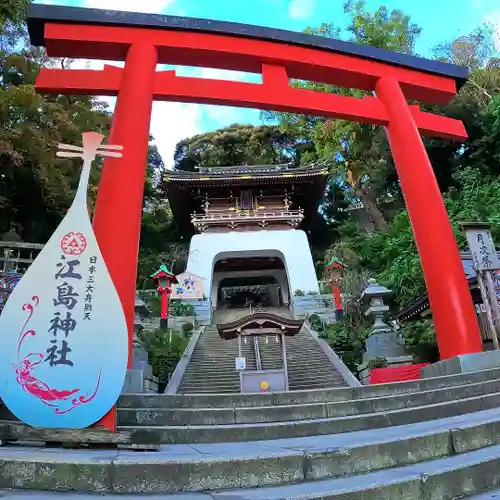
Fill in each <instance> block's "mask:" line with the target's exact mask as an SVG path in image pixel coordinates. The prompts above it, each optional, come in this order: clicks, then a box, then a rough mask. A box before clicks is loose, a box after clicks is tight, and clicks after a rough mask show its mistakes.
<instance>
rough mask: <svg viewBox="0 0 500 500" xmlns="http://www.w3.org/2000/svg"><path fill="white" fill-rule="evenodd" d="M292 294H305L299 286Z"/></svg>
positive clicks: (301, 295) (302, 295) (298, 295)
mask: <svg viewBox="0 0 500 500" xmlns="http://www.w3.org/2000/svg"><path fill="white" fill-rule="evenodd" d="M293 294H294V295H295V297H304V296H305V295H306V294H305V293H304V290H301V289H300V288H299V289H297V290H295V292H293Z"/></svg>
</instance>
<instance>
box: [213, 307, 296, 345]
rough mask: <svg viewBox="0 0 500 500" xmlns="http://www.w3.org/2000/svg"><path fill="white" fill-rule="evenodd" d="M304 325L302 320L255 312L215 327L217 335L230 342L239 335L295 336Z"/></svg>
mask: <svg viewBox="0 0 500 500" xmlns="http://www.w3.org/2000/svg"><path fill="white" fill-rule="evenodd" d="M303 324H304V320H300V319H291V318H287V317H285V316H280V315H278V314H273V313H269V312H256V313H253V314H248V315H247V316H244V317H242V318H239V319H237V320H235V321H231V322H229V323H220V324H218V325H217V330H218V331H219V335H220V336H221V337H222V338H223V339H225V340H231V339H235V338H237V337H239V336H240V335H245V334H252V335H259V331H261V332H262V333H260V335H276V334H278V333H282V334H283V335H287V336H294V335H297V334H298V333H299V331H300V329H301V328H302V326H303Z"/></svg>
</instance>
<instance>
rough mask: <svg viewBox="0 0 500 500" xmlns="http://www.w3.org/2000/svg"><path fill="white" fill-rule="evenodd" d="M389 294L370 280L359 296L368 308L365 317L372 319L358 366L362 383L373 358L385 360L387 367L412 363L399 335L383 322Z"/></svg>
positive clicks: (389, 291)
mask: <svg viewBox="0 0 500 500" xmlns="http://www.w3.org/2000/svg"><path fill="white" fill-rule="evenodd" d="M391 293H392V292H391V290H389V289H387V288H386V287H385V286H382V285H379V284H378V283H377V281H376V280H374V279H370V280H368V286H367V287H366V289H365V290H364V292H363V293H362V295H361V299H360V300H361V302H362V303H363V304H365V305H366V306H368V307H367V309H366V311H365V316H367V317H369V318H372V319H373V326H372V331H371V332H370V336H369V337H368V339H367V340H366V352H364V353H363V363H362V364H361V365H359V366H358V371H359V372H360V375H361V376H360V379H361V382H362V383H368V382H367V380H368V379H369V372H370V370H369V368H368V362H369V361H370V360H372V359H374V358H385V359H386V360H387V366H388V367H391V366H404V365H410V364H412V363H413V357H412V356H408V355H406V353H405V350H404V347H403V345H402V343H401V342H400V340H399V338H400V334H399V333H398V332H395V331H394V330H393V329H392V328H391V327H390V326H389V325H388V324H387V323H385V321H384V317H385V315H386V314H387V313H388V312H389V306H388V305H386V304H385V303H384V299H385V298H387V297H388V296H389V295H391Z"/></svg>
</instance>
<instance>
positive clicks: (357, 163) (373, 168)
mask: <svg viewBox="0 0 500 500" xmlns="http://www.w3.org/2000/svg"><path fill="white" fill-rule="evenodd" d="M365 4H366V2H365V1H363V0H361V1H352V0H350V1H348V2H346V3H345V4H344V11H345V12H346V13H347V14H348V15H349V16H350V22H349V25H348V27H347V29H346V30H345V32H343V31H342V30H341V29H340V28H337V27H335V26H334V25H333V24H331V23H324V24H322V25H321V26H320V27H319V28H307V29H306V30H305V31H306V32H307V33H312V34H316V35H320V36H326V37H334V38H337V37H339V36H342V35H343V38H345V39H347V40H348V41H351V42H354V43H359V44H363V45H371V46H374V47H377V48H381V49H386V50H392V51H396V52H401V53H405V54H412V53H414V48H415V41H416V38H417V37H418V35H419V33H420V31H421V30H420V28H419V27H418V26H417V25H415V24H413V23H412V22H411V19H410V17H409V16H407V15H405V14H404V13H403V12H402V11H401V10H392V11H390V12H389V11H388V9H387V8H386V7H385V6H381V7H379V8H378V9H377V10H376V11H375V12H373V13H371V12H369V11H367V10H366V5H365ZM293 85H294V86H295V87H300V88H307V89H310V90H316V91H322V92H328V93H334V94H340V95H347V96H351V97H358V98H361V97H363V96H364V95H366V92H363V91H359V90H356V89H346V88H342V87H337V86H333V85H324V84H318V83H314V82H293ZM263 116H264V117H265V118H267V119H278V120H279V121H280V124H281V128H282V130H285V131H291V130H293V132H294V133H295V134H297V136H298V137H301V138H303V139H304V140H310V141H312V142H313V143H314V145H315V148H316V153H317V156H318V158H319V159H320V160H321V161H324V162H327V163H328V164H329V165H330V166H331V170H332V172H333V173H335V174H337V175H341V176H342V178H343V180H344V183H343V185H344V186H349V187H350V188H349V189H348V192H349V193H350V194H351V198H352V199H353V201H356V200H359V201H361V202H362V204H363V210H365V212H366V213H367V216H368V218H369V220H371V222H372V223H373V226H374V227H375V229H384V228H385V227H386V226H387V219H386V215H385V214H384V211H383V209H382V208H381V206H380V205H381V203H382V202H383V201H384V200H385V199H388V198H389V199H392V198H393V197H394V196H399V195H400V191H399V186H398V184H397V182H396V175H395V169H394V165H393V162H392V159H391V155H390V152H389V147H388V144H387V140H386V137H385V132H384V131H383V130H382V129H381V128H380V127H378V126H374V125H367V124H361V123H356V122H347V121H344V120H337V119H326V118H318V117H316V118H312V119H311V118H310V117H304V116H301V115H294V114H287V113H264V115H263Z"/></svg>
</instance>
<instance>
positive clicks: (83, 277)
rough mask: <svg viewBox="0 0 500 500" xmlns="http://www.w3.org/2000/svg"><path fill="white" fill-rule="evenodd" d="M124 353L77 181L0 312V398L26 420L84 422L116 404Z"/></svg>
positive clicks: (123, 328)
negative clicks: (73, 194) (57, 222)
mask: <svg viewBox="0 0 500 500" xmlns="http://www.w3.org/2000/svg"><path fill="white" fill-rule="evenodd" d="M96 135H97V134H96ZM99 137H102V136H100V135H99ZM91 139H92V137H91ZM88 170H90V166H88ZM87 173H88V172H87ZM79 193H80V191H79ZM117 251H119V248H118V249H117ZM127 360H128V331H127V324H126V320H125V315H124V312H123V308H122V305H121V302H120V299H119V297H118V294H117V291H116V289H115V287H114V284H113V282H112V280H111V277H110V275H109V273H108V270H107V268H106V265H105V263H104V260H103V257H102V255H101V252H100V250H99V247H98V244H97V241H96V238H95V236H94V232H93V229H92V226H91V223H90V219H89V215H88V210H87V204H86V185H84V186H83V188H82V192H81V193H80V194H77V197H76V198H75V202H74V203H73V205H72V207H71V208H70V210H69V211H68V213H67V215H66V216H65V218H64V219H63V221H62V222H61V224H60V225H59V227H58V228H57V229H56V231H55V233H54V234H53V236H52V237H51V238H50V240H49V241H48V243H47V244H46V245H45V246H44V248H43V250H42V251H41V252H40V254H39V255H38V257H37V258H36V259H35V261H34V262H33V264H32V265H31V266H30V267H29V268H28V270H27V271H26V273H25V274H24V275H23V277H22V278H21V280H20V281H19V283H17V286H16V287H15V288H14V289H13V291H12V294H11V296H10V297H9V299H8V301H7V303H6V305H5V308H4V310H3V312H2V314H1V315H0V398H1V399H2V400H3V402H4V403H5V404H6V405H7V406H8V408H9V409H10V411H11V412H12V413H13V414H14V415H15V416H16V417H17V418H19V420H21V421H23V422H25V423H27V424H29V425H31V426H34V427H48V428H84V427H88V426H90V425H92V424H94V423H95V422H97V421H98V420H100V419H101V418H102V417H103V416H104V415H105V414H106V413H107V412H108V411H109V410H110V409H111V407H112V406H113V405H114V404H115V403H116V401H117V399H118V397H119V395H120V393H121V390H122V388H123V384H124V380H125V375H126V370H127Z"/></svg>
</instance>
